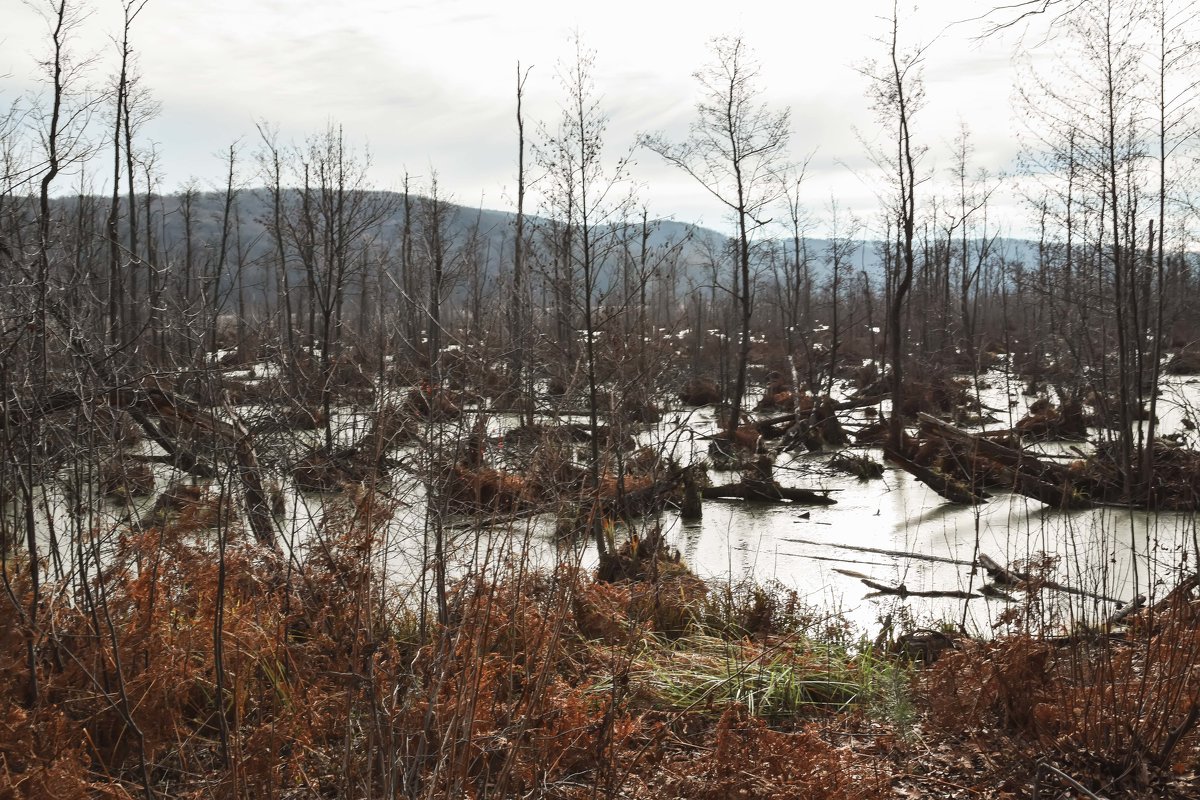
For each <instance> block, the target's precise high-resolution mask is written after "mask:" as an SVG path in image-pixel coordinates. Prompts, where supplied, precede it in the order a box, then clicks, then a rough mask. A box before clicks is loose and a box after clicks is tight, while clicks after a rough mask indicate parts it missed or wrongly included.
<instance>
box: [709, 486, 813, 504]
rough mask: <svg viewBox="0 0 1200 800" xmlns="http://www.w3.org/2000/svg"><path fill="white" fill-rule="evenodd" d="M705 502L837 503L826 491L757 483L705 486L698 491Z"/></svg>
mask: <svg viewBox="0 0 1200 800" xmlns="http://www.w3.org/2000/svg"><path fill="white" fill-rule="evenodd" d="M700 496H701V497H703V498H704V499H705V500H756V501H759V502H765V503H779V502H783V501H787V502H790V503H804V504H807V505H817V506H831V505H834V504H835V503H836V502H837V501H836V500H834V499H833V498H832V497H830V496H829V492H828V490H826V489H797V488H794V487H791V486H780V485H779V484H778V483H773V484H763V483H759V482H757V481H739V482H737V483H730V484H727V485H725V486H705V487H703V488H702V489H700Z"/></svg>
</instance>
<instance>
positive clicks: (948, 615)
mask: <svg viewBox="0 0 1200 800" xmlns="http://www.w3.org/2000/svg"><path fill="white" fill-rule="evenodd" d="M982 384H983V385H984V386H986V388H982V389H981V391H980V400H981V403H982V405H983V406H984V409H985V411H986V410H990V411H991V413H992V416H993V418H994V419H995V422H993V423H990V424H989V426H988V427H991V428H1006V427H1010V426H1011V425H1012V424H1013V423H1015V421H1016V420H1017V419H1019V418H1020V417H1021V416H1023V415H1024V413H1025V410H1026V407H1027V404H1028V402H1029V400H1030V398H1025V397H1023V396H1021V395H1020V392H1019V386H1017V387H1016V388H1014V385H1013V384H1011V383H1009V382H1008V381H1007V380H1006V377H1005V376H1004V375H1003V374H1002V373H991V374H989V375H987V376H985V377H984V379H983V382H982ZM1014 400H1015V401H1016V403H1015V405H1012V402H1013V401H1014ZM750 403H751V404H752V403H753V399H751V401H750ZM1197 409H1200V385H1198V384H1197V383H1196V382H1195V380H1194V379H1189V378H1168V379H1167V380H1165V381H1164V383H1163V389H1162V394H1161V396H1160V400H1159V417H1160V432H1161V433H1163V434H1167V433H1176V432H1184V428H1183V424H1182V423H1183V420H1184V418H1185V417H1190V418H1191V419H1200V415H1197V413H1196V410H1197ZM250 411H252V410H247V413H250ZM879 411H880V412H881V413H883V414H887V413H888V406H887V403H886V401H885V402H884V403H883V405H882V407H881V408H880V409H879ZM472 419H473V417H469V418H468V419H467V420H466V421H465V422H462V423H448V424H447V425H446V427H447V429H449V428H450V427H451V425H462V426H463V427H469V426H470V424H471V420H472ZM564 419H565V418H564ZM572 419H573V421H579V420H578V419H577V418H572ZM844 419H845V420H846V421H847V422H851V423H853V422H862V421H864V420H865V417H864V416H863V412H861V411H855V412H850V413H849V414H847V415H845V416H844ZM367 424H368V423H367V419H366V415H364V414H362V413H361V412H353V411H343V412H341V413H339V414H338V415H337V416H336V418H335V426H336V428H337V429H338V430H339V432H340V433H339V436H340V438H341V439H342V440H343V441H344V442H346V443H348V442H350V441H353V440H354V439H355V438H356V437H357V436H358V435H360V434H361V433H362V432H363V430H365V427H366V425H367ZM516 424H517V420H516V418H515V417H513V416H512V415H507V414H496V415H492V416H490V417H489V422H488V425H489V428H488V433H489V435H491V436H498V435H500V434H503V432H504V431H505V430H507V429H509V428H511V427H513V426H515V425H516ZM716 429H717V425H716V421H715V416H714V414H713V412H712V410H711V409H695V410H683V411H669V412H667V413H666V414H665V415H664V421H663V422H661V423H659V424H658V425H655V426H652V427H651V428H650V429H649V430H646V431H644V432H643V433H642V434H640V436H639V444H648V445H654V446H657V447H661V448H663V449H664V450H665V451H666V452H667V453H668V454H669V455H671V456H673V457H674V458H676V459H678V460H679V461H680V462H682V463H688V462H689V461H690V460H691V459H694V458H698V457H702V456H703V455H704V453H705V452H706V451H707V444H708V441H707V439H705V437H706V436H708V435H711V434H712V433H714V432H715V431H716ZM1190 435H1191V440H1189V442H1188V443H1189V445H1190V446H1193V447H1194V446H1196V444H1197V442H1196V441H1195V434H1194V432H1193V433H1191V434H1190ZM288 437H290V442H291V444H290V450H291V451H292V453H293V454H295V453H298V452H301V451H302V450H303V448H304V447H307V446H311V444H312V443H313V442H315V441H316V438H315V437H316V435H315V434H312V435H302V434H297V433H296V432H291V433H289V434H288ZM140 446H141V448H142V449H143V451H144V452H145V453H146V454H153V453H154V452H156V450H155V448H154V446H153V445H150V444H147V443H142V444H141V445H140ZM260 447H262V448H263V449H264V450H267V451H270V450H271V448H272V445H271V444H270V443H269V442H262V443H260ZM1065 447H1066V446H1065V445H1059V444H1053V445H1051V444H1048V445H1046V446H1045V447H1044V451H1045V452H1047V453H1055V452H1058V453H1062V452H1065ZM297 448H299V449H297ZM860 452H862V451H860ZM865 452H866V453H867V454H868V455H870V456H871V457H872V458H873V459H875V460H877V461H878V460H881V453H880V451H879V450H878V449H875V448H872V449H868V450H866V451H865ZM396 455H397V456H398V457H400V458H405V457H406V456H410V455H411V452H408V451H406V450H405V449H404V448H401V449H400V450H399V451H398V452H397V453H396ZM830 456H831V452H825V453H816V454H801V455H783V456H781V457H780V458H779V459H778V460H777V463H776V469H775V476H776V478H777V480H779V482H780V483H781V484H783V485H793V486H801V487H805V488H820V489H827V490H829V491H830V495H831V496H832V497H833V498H834V499H835V500H836V501H837V502H836V504H835V505H830V506H802V505H788V504H766V503H756V502H745V501H706V502H705V503H704V517H703V520H702V521H701V522H698V523H692V524H684V523H682V522H681V521H680V519H679V517H678V515H677V514H676V513H675V512H673V511H666V512H663V513H662V514H660V515H658V516H657V517H656V518H654V519H647V520H642V521H639V522H638V523H636V526H645V525H653V524H658V525H661V526H662V528H663V531H664V533H665V534H666V538H667V542H668V544H670V545H671V546H673V547H675V548H677V549H678V550H679V551H680V553H681V556H682V558H683V560H684V562H685V563H687V565H688V566H689V567H690V568H691V569H692V570H693V571H694V572H695V573H696V574H697V575H699V576H700V577H701V578H705V579H712V580H718V581H727V582H730V583H733V584H737V583H740V582H743V581H756V582H760V583H762V582H777V583H778V584H780V585H781V586H783V587H786V588H788V589H793V590H795V591H796V592H797V593H798V595H799V597H800V598H801V599H802V600H803V601H804V602H805V603H807V604H808V605H810V606H812V607H814V608H816V609H820V610H827V611H829V612H831V613H835V612H836V613H840V614H842V615H843V616H844V617H845V618H846V619H848V620H849V621H851V622H852V623H854V624H855V625H857V626H859V627H860V628H862V629H864V630H866V631H872V630H876V629H878V627H879V624H880V621H881V620H883V619H884V618H887V617H902V618H906V621H911V622H915V623H917V624H926V625H934V624H938V623H940V622H942V621H946V622H953V623H962V624H964V625H965V627H966V629H967V630H968V631H970V632H973V633H981V634H984V635H986V634H987V633H988V632H990V631H991V630H993V627H994V625H995V623H996V620H997V619H998V618H999V617H1000V615H1001V614H1002V613H1003V612H1004V611H1005V610H1006V609H1008V608H1010V607H1011V603H1010V602H1008V601H1006V600H1003V599H995V598H989V597H978V598H975V599H970V600H963V599H958V598H946V597H936V598H931V597H920V596H913V595H912V594H906V595H904V596H897V595H891V594H888V595H882V596H880V595H875V594H874V590H873V589H871V588H869V587H867V586H866V585H864V584H863V583H862V582H861V581H860V580H859V578H858V577H856V576H854V575H846V574H844V573H843V572H840V571H839V570H845V571H849V572H854V573H857V574H861V575H865V576H868V577H869V578H870V579H871V580H873V581H875V582H877V583H879V584H884V585H887V586H891V587H895V588H899V587H900V586H903V587H904V590H905V591H906V592H907V593H913V592H929V591H936V592H954V591H959V592H975V593H977V592H978V590H979V588H980V587H981V586H982V585H983V584H984V583H986V582H987V576H986V575H985V574H983V572H982V571H981V570H979V571H976V570H973V569H972V567H971V564H972V563H973V562H974V561H975V559H976V558H977V555H978V554H985V555H987V556H990V557H991V558H992V559H994V560H996V561H997V562H999V563H1000V564H1002V565H1006V566H1010V565H1013V564H1015V563H1018V562H1021V561H1024V560H1035V559H1038V558H1039V557H1041V556H1042V555H1043V554H1044V555H1048V556H1050V557H1052V558H1053V569H1052V571H1051V573H1050V574H1049V577H1052V578H1053V579H1054V580H1055V581H1058V582H1059V583H1062V584H1065V585H1068V586H1070V587H1074V588H1076V589H1079V590H1081V591H1083V592H1086V593H1088V594H1091V595H1096V596H1099V597H1104V598H1109V599H1110V600H1103V601H1102V600H1098V599H1096V598H1094V597H1088V596H1084V595H1082V594H1076V595H1057V593H1048V594H1047V599H1048V600H1049V599H1050V595H1051V594H1056V595H1057V596H1055V597H1054V599H1053V602H1049V603H1047V606H1046V608H1045V609H1044V611H1045V613H1047V614H1053V615H1054V616H1053V619H1054V621H1055V622H1056V623H1057V626H1058V627H1061V628H1063V629H1069V628H1070V627H1072V626H1074V625H1075V624H1079V623H1084V622H1096V621H1098V620H1102V619H1104V618H1105V617H1107V616H1109V615H1111V614H1112V613H1113V612H1114V611H1115V610H1116V604H1115V603H1114V602H1111V600H1122V601H1127V600H1129V599H1130V598H1132V597H1134V596H1135V595H1136V594H1148V595H1150V596H1151V597H1155V596H1161V595H1162V594H1164V593H1165V592H1166V591H1167V590H1169V589H1170V588H1171V586H1173V585H1174V583H1175V581H1176V580H1177V579H1178V576H1179V574H1180V572H1181V570H1186V569H1195V563H1194V561H1195V557H1196V554H1197V551H1198V550H1200V533H1198V531H1197V521H1196V515H1194V514H1190V513H1160V514H1149V513H1145V512H1138V511H1130V510H1125V509H1117V508H1102V509H1094V510H1088V511H1072V512H1062V511H1057V510H1052V509H1049V508H1047V507H1046V506H1044V505H1042V504H1041V503H1039V502H1037V501H1035V500H1030V499H1027V498H1025V497H1022V496H1020V495H1015V494H1008V493H1003V492H1000V493H995V494H994V496H993V497H992V499H991V500H989V501H988V502H987V503H984V504H982V505H979V506H974V507H971V506H960V505H954V504H951V503H949V502H947V501H945V500H943V499H942V498H941V497H939V496H938V495H937V494H936V493H934V492H933V491H932V490H930V489H929V488H927V487H926V486H924V485H923V484H921V483H920V482H918V481H917V480H916V479H914V478H912V477H911V476H910V475H909V474H908V473H906V472H903V471H902V470H899V469H896V468H893V467H891V466H888V468H887V469H886V471H885V474H884V477H883V478H882V479H879V480H870V481H861V480H858V479H856V478H853V477H849V476H845V475H841V474H836V473H834V472H832V471H831V470H830V469H829V468H828V467H827V466H826V465H827V462H828V461H829V458H830ZM266 460H267V461H268V463H269V459H266ZM155 471H156V477H157V478H158V488H159V490H161V489H162V488H163V487H165V486H166V485H167V484H168V483H169V482H170V481H171V480H173V479H175V478H177V477H178V474H177V473H176V472H175V471H174V470H172V469H171V468H169V467H163V466H157V465H156V467H155ZM710 479H711V480H712V481H713V483H726V482H733V481H736V480H737V479H738V476H737V475H736V473H718V472H710ZM280 482H281V484H282V485H283V486H284V487H285V497H286V510H285V514H284V515H283V516H282V517H281V518H280V519H279V520H277V525H278V538H279V541H280V543H281V544H282V545H283V547H284V550H285V552H287V553H290V554H295V555H296V557H302V554H303V553H304V551H305V549H306V548H307V547H309V546H313V545H314V544H315V543H319V539H320V536H321V535H322V533H321V524H322V520H323V519H324V516H325V512H326V508H327V503H328V502H330V501H331V498H332V496H323V495H319V494H306V493H300V492H298V491H297V490H295V488H294V487H293V486H292V484H291V481H290V480H287V479H281V481H280ZM386 493H387V495H388V496H389V497H390V498H393V499H394V500H395V509H394V514H393V517H392V518H391V520H390V521H389V522H388V523H387V525H386V528H385V529H384V530H383V531H382V533H381V536H380V537H379V540H378V542H377V543H376V553H377V554H378V556H377V557H378V559H379V564H380V566H381V567H382V568H383V569H384V570H386V572H387V574H388V575H390V576H391V577H392V578H393V580H394V586H395V588H396V589H398V590H400V591H402V592H411V593H412V596H413V597H416V596H417V595H418V594H420V592H421V589H420V587H421V585H422V583H424V584H425V585H426V586H427V585H428V582H429V580H430V577H429V570H427V569H426V568H425V566H426V565H427V564H428V563H429V562H430V559H431V553H432V543H431V536H430V535H429V533H428V530H427V519H426V517H427V514H426V509H425V503H424V489H423V487H422V485H421V484H420V483H419V482H418V481H416V480H414V479H412V478H411V477H408V476H406V475H404V474H402V473H401V472H399V471H397V472H395V473H394V480H393V482H392V483H391V485H390V486H389V487H388V488H387V490H386ZM152 504H153V498H149V499H147V500H146V501H141V502H139V503H137V504H135V505H133V506H131V507H129V508H126V507H123V506H120V505H118V504H116V503H102V504H100V508H99V510H98V512H96V513H95V514H94V515H93V516H92V518H91V520H90V522H89V523H88V527H89V529H90V530H91V531H94V532H95V535H97V536H98V537H99V538H100V539H101V550H100V552H111V551H112V547H113V541H114V537H116V536H118V535H120V534H119V531H120V529H121V525H120V521H121V519H122V518H123V517H125V516H126V515H131V516H133V517H136V516H137V515H138V514H144V513H146V512H147V511H148V509H149V507H150V506H151V505H152ZM40 505H41V508H40V512H41V517H42V528H41V529H42V532H43V534H44V535H43V542H42V545H41V546H42V548H43V553H48V552H51V550H52V549H53V545H57V551H56V552H55V553H52V555H55V556H56V558H55V559H53V560H55V561H57V564H59V565H61V570H62V571H63V572H64V573H66V574H69V573H70V572H71V570H73V569H74V568H75V566H76V557H77V556H76V552H75V550H74V549H72V548H69V547H68V546H67V545H66V543H67V542H69V541H71V537H72V535H79V532H80V531H82V530H83V529H84V526H83V525H79V524H76V523H75V522H74V521H73V520H72V518H71V517H70V513H69V508H70V506H69V503H68V500H67V498H66V496H65V493H64V491H63V490H62V489H61V488H53V487H51V488H47V489H45V490H44V491H43V492H42V493H41V499H40ZM8 523H9V524H12V520H11V516H9V520H8ZM555 523H556V520H555V519H554V517H553V515H550V514H543V515H539V516H533V517H526V518H521V519H515V520H507V521H503V522H498V523H496V524H489V525H486V526H483V527H480V526H478V525H476V524H473V522H471V521H469V520H467V519H466V518H453V519H450V520H447V521H446V522H445V524H444V528H443V530H444V537H445V543H446V558H447V567H448V569H447V571H448V573H449V574H450V575H452V576H455V575H463V574H468V573H471V574H485V575H486V574H495V573H496V572H498V571H500V570H501V569H502V568H503V565H505V564H512V563H519V562H522V561H523V562H524V563H526V564H528V565H529V566H531V567H535V568H546V569H549V568H552V567H553V566H554V565H555V564H556V563H559V562H562V561H566V562H568V563H577V564H579V565H580V566H581V567H583V568H585V569H590V568H593V567H594V566H595V563H596V557H595V551H594V549H593V548H592V547H591V546H590V545H589V543H587V542H585V541H573V542H564V541H563V540H562V539H560V538H559V537H558V536H557V535H556V533H555ZM73 532H74V533H73ZM617 534H618V536H621V535H622V534H623V531H622V530H621V528H620V527H619V528H618V531H617ZM900 554H905V555H900ZM92 566H93V567H94V565H92ZM55 569H58V567H57V566H56V567H55ZM1012 594H1013V595H1015V596H1017V597H1018V598H1020V596H1021V595H1020V593H1019V592H1012Z"/></svg>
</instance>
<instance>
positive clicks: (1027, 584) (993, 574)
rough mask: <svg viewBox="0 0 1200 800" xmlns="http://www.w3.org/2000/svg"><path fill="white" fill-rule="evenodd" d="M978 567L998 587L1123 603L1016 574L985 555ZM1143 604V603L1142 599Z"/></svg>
mask: <svg viewBox="0 0 1200 800" xmlns="http://www.w3.org/2000/svg"><path fill="white" fill-rule="evenodd" d="M979 566H981V567H983V569H984V570H985V571H986V572H987V574H988V577H989V578H991V579H992V582H993V583H996V584H998V585H1000V586H1012V587H1014V588H1017V589H1025V590H1028V589H1030V588H1043V589H1049V590H1051V591H1054V592H1062V593H1063V594H1073V595H1076V596H1078V597H1086V598H1088V599H1089V600H1099V601H1101V602H1104V603H1116V604H1117V605H1124V603H1125V601H1124V600H1120V599H1118V598H1116V597H1108V596H1107V595H1102V594H1096V593H1095V592H1089V591H1088V590H1086V589H1077V588H1076V587H1074V586H1067V585H1065V584H1062V583H1059V582H1058V581H1052V580H1050V579H1048V578H1036V577H1034V576H1032V575H1030V574H1029V573H1027V572H1018V571H1016V570H1012V569H1008V568H1007V567H1003V566H1001V565H1000V563H999V562H997V561H996V560H994V559H993V558H992V557H991V556H989V555H988V554H987V553H980V554H979ZM1133 602H1134V603H1136V602H1137V600H1136V599H1135V600H1134V601H1133ZM1143 602H1145V600H1144V599H1143ZM1130 613H1132V612H1130Z"/></svg>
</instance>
